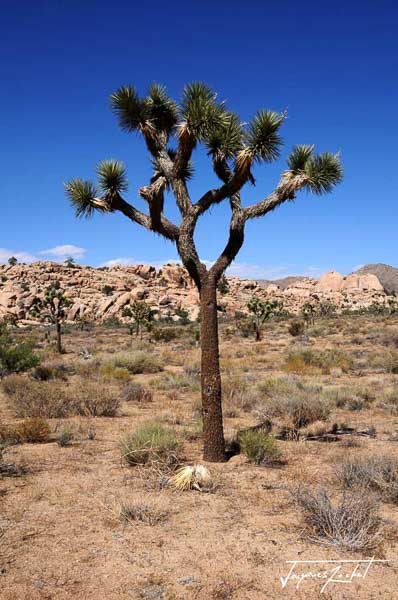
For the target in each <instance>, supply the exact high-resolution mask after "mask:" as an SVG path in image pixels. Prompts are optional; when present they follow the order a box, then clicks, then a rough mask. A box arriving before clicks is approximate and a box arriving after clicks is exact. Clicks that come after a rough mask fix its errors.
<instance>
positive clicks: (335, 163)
mask: <svg viewBox="0 0 398 600" xmlns="http://www.w3.org/2000/svg"><path fill="white" fill-rule="evenodd" d="M305 174H306V175H307V177H308V183H307V188H308V189H309V190H310V191H311V192H313V193H314V194H318V195H321V194H327V193H328V192H330V191H331V190H332V189H333V187H334V186H335V185H337V184H338V183H340V182H341V181H342V179H343V167H342V164H341V160H340V155H339V154H332V153H331V152H324V153H323V154H318V155H316V156H313V157H312V158H310V159H309V160H308V161H307V163H306V165H305Z"/></svg>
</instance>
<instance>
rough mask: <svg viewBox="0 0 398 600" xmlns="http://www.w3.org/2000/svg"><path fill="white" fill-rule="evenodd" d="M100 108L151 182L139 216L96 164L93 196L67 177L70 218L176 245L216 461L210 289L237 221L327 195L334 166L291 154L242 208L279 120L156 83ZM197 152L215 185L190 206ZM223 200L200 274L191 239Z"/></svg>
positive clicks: (226, 261) (121, 179)
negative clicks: (103, 217) (168, 196)
mask: <svg viewBox="0 0 398 600" xmlns="http://www.w3.org/2000/svg"><path fill="white" fill-rule="evenodd" d="M110 103H111V108H112V109H113V111H114V113H115V115H116V117H117V119H118V123H119V126H120V127H121V129H123V130H124V131H126V132H134V131H136V132H138V133H139V134H140V135H141V136H142V137H143V139H144V142H145V143H146V147H147V150H148V151H149V153H150V155H151V160H152V166H153V175H152V178H151V180H150V182H149V184H148V185H145V186H143V187H141V188H140V189H139V195H140V196H141V198H142V199H143V200H144V201H145V202H146V203H147V206H148V212H142V211H141V210H139V209H138V208H136V207H135V206H133V205H132V204H130V203H129V202H127V200H126V199H125V192H126V190H127V178H126V170H125V167H124V164H123V163H121V162H119V161H116V160H106V161H103V162H101V163H99V165H98V166H97V175H98V182H99V184H98V190H97V189H96V187H95V186H94V185H93V184H92V183H90V182H87V181H83V180H82V179H74V180H72V181H70V182H69V183H68V184H67V185H66V192H67V194H68V196H69V198H70V200H71V203H72V205H73V207H74V208H75V211H76V215H77V216H78V217H83V216H86V217H88V216H90V215H92V214H93V213H94V212H95V211H99V212H103V213H112V212H121V213H122V214H124V215H125V216H126V217H127V218H128V219H130V220H131V221H133V222H134V223H136V224H138V225H141V226H142V227H145V228H146V229H148V230H150V231H153V232H155V233H157V234H160V235H162V236H164V237H165V238H166V239H168V240H170V241H171V242H172V243H173V244H175V245H176V247H177V250H178V253H179V255H180V257H181V261H182V263H183V265H184V266H185V268H186V269H187V271H188V273H189V274H190V276H191V277H192V279H193V281H194V282H195V284H196V286H197V288H198V290H199V294H200V306H201V336H200V339H201V354H202V358H201V364H202V369H201V387H202V407H203V438H204V458H205V459H207V460H210V461H221V460H224V457H225V444H224V433H223V420H222V406H221V378H220V365H219V344H218V323H217V298H216V296H217V283H218V282H219V281H220V278H221V277H222V275H223V274H224V272H225V270H226V269H227V268H228V267H229V265H230V264H231V262H232V261H233V260H234V259H235V257H236V255H237V254H238V252H239V250H240V248H241V247H242V244H243V238H244V230H245V225H246V223H247V221H249V220H251V219H255V218H257V217H262V216H264V215H266V214H267V213H269V212H270V211H272V210H274V209H275V208H277V207H278V206H280V205H281V204H283V203H284V202H289V201H292V200H294V199H295V198H296V195H297V193H298V192H299V191H300V190H304V189H306V190H308V191H311V192H314V193H315V194H323V193H327V192H330V191H331V190H332V189H333V187H334V185H335V184H337V183H338V182H339V181H340V180H341V179H342V168H341V165H340V158H339V156H338V155H335V154H330V153H329V152H325V153H323V154H315V151H314V146H295V147H294V148H293V150H292V152H291V153H290V155H289V157H288V159H287V168H286V169H285V170H284V171H283V173H282V175H281V178H280V180H279V183H278V184H277V186H276V188H275V189H274V190H273V191H272V192H271V193H270V194H269V195H268V196H266V197H265V198H263V199H262V200H260V201H259V202H257V203H255V204H252V205H245V203H244V196H243V193H242V192H244V190H243V188H244V186H245V184H247V183H252V184H254V183H255V180H254V177H253V174H252V167H253V166H254V165H255V164H256V163H269V162H272V161H274V160H276V159H277V158H278V157H279V155H280V148H281V146H282V138H281V136H280V133H279V131H280V128H281V126H282V123H283V122H284V120H285V117H286V114H285V113H282V114H279V113H276V112H273V111H270V110H260V111H258V112H257V113H256V114H255V116H254V118H253V119H252V120H251V121H249V122H248V123H242V122H241V121H240V119H239V117H238V116H237V115H236V114H235V113H233V112H231V111H230V110H228V109H227V107H226V105H225V103H224V102H218V100H217V96H216V94H214V92H213V91H212V90H211V89H210V88H209V87H208V86H207V85H205V84H203V83H192V84H189V85H187V86H186V87H185V89H184V91H183V94H182V100H181V103H180V104H177V103H176V102H175V101H174V100H172V99H171V98H170V97H169V96H168V95H167V93H166V90H165V88H163V87H162V86H160V85H157V84H154V85H152V86H151V87H150V88H149V92H148V95H147V96H146V97H140V96H139V95H138V93H137V91H136V90H135V88H134V87H132V86H123V87H121V88H119V89H118V90H117V91H116V92H115V93H113V94H112V95H111V98H110ZM169 144H170V145H171V146H170V145H169ZM199 144H203V145H204V146H205V148H206V150H207V153H208V156H209V158H210V160H211V162H212V167H213V169H214V171H215V174H216V176H217V177H218V178H219V179H220V185H219V187H215V188H213V189H210V190H208V191H206V192H205V193H204V194H203V195H202V196H201V197H200V198H198V199H196V200H194V199H193V198H192V196H191V194H190V191H189V187H188V182H189V179H190V178H191V176H192V174H193V169H192V164H191V157H192V152H193V150H195V148H196V147H197V146H198V145H199ZM169 190H170V191H171V192H172V193H173V195H174V198H175V201H176V204H177V207H178V210H179V213H180V216H181V219H180V223H179V224H178V225H176V224H174V223H172V222H171V221H170V220H169V219H168V218H167V217H166V216H165V214H164V197H165V193H166V191H169ZM223 201H226V202H228V203H229V206H230V210H231V218H230V223H229V238H228V241H227V243H226V246H225V248H224V249H223V250H222V252H221V254H220V256H219V257H218V258H217V260H216V261H215V262H214V263H213V264H212V266H211V267H207V266H206V265H205V264H204V263H203V262H201V260H200V258H199V255H198V252H197V248H196V245H195V242H194V232H195V228H196V225H197V223H198V220H199V219H200V218H201V217H202V216H203V215H204V214H205V213H206V212H207V211H208V210H209V209H211V208H212V207H214V206H215V205H217V204H220V203H221V202H223Z"/></svg>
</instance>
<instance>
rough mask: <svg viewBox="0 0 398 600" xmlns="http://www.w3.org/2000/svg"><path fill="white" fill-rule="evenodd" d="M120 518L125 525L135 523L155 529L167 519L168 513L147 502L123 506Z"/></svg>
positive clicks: (130, 503)
mask: <svg viewBox="0 0 398 600" xmlns="http://www.w3.org/2000/svg"><path fill="white" fill-rule="evenodd" d="M119 518H120V520H121V521H122V522H123V523H130V522H131V521H135V522H138V523H144V524H145V525H150V526H152V527H153V526H154V525H158V524H159V523H163V522H164V521H165V520H166V519H167V512H165V511H163V510H160V509H159V508H158V507H156V506H154V505H151V504H148V503H147V502H129V503H124V504H122V505H121V507H120V512H119Z"/></svg>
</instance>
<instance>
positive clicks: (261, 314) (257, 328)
mask: <svg viewBox="0 0 398 600" xmlns="http://www.w3.org/2000/svg"><path fill="white" fill-rule="evenodd" d="M247 308H248V310H249V312H250V314H251V315H252V321H253V326H254V333H255V337H256V341H257V342H259V341H260V340H261V338H262V329H263V325H264V323H265V321H268V319H270V318H271V317H273V316H274V315H276V314H278V313H279V312H281V310H282V305H281V303H280V302H278V301H277V300H261V299H260V298H258V296H253V297H252V298H251V299H250V301H249V302H248V304H247Z"/></svg>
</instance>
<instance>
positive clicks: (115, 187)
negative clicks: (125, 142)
mask: <svg viewBox="0 0 398 600" xmlns="http://www.w3.org/2000/svg"><path fill="white" fill-rule="evenodd" d="M97 176H98V187H99V188H100V190H102V191H103V192H104V193H105V194H120V193H121V192H125V191H126V190H127V189H128V183H127V177H126V167H125V166H124V163H122V162H121V161H120V160H103V161H101V162H100V163H98V165H97Z"/></svg>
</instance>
